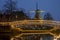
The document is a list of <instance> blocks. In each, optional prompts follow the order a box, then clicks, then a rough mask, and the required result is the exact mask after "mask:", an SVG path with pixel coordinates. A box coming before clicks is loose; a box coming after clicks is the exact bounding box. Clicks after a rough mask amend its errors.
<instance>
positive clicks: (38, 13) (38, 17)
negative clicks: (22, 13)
mask: <svg viewBox="0 0 60 40" xmlns="http://www.w3.org/2000/svg"><path fill="white" fill-rule="evenodd" d="M31 12H35V16H34V18H33V19H35V20H41V19H42V18H41V16H40V13H41V12H45V11H41V10H40V9H39V7H38V2H36V10H33V11H31Z"/></svg>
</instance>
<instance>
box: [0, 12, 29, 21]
mask: <svg viewBox="0 0 60 40" xmlns="http://www.w3.org/2000/svg"><path fill="white" fill-rule="evenodd" d="M25 19H30V18H29V17H28V16H27V15H26V14H25V13H24V12H23V11H13V12H12V13H7V14H6V13H4V14H0V22H6V21H7V22H8V21H19V20H25Z"/></svg>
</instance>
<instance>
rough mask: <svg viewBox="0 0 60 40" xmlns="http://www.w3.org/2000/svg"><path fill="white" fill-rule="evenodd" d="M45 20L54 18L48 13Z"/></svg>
mask: <svg viewBox="0 0 60 40" xmlns="http://www.w3.org/2000/svg"><path fill="white" fill-rule="evenodd" d="M44 20H53V17H52V16H51V14H50V13H47V14H45V15H44Z"/></svg>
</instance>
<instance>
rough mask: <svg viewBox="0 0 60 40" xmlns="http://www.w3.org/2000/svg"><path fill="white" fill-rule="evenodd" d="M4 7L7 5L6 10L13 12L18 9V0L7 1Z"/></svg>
mask: <svg viewBox="0 0 60 40" xmlns="http://www.w3.org/2000/svg"><path fill="white" fill-rule="evenodd" d="M4 7H5V12H7V13H8V12H9V13H11V12H12V11H14V10H16V9H17V7H16V2H15V1H12V0H8V1H6V4H5V5H4Z"/></svg>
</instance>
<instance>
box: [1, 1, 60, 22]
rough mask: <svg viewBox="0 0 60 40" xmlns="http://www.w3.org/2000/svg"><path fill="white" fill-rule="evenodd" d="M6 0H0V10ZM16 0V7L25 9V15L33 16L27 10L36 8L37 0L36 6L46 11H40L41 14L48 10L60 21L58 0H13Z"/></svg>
mask: <svg viewBox="0 0 60 40" xmlns="http://www.w3.org/2000/svg"><path fill="white" fill-rule="evenodd" d="M5 1H6V0H0V10H2V8H3V4H4V3H5ZM14 1H17V7H18V8H23V9H25V11H26V13H27V15H29V16H31V17H33V16H34V13H32V12H29V10H36V2H38V6H39V9H40V10H44V11H46V12H44V13H41V16H42V18H43V15H44V14H46V13H47V12H50V14H51V15H52V17H53V18H54V20H59V21H60V0H14Z"/></svg>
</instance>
